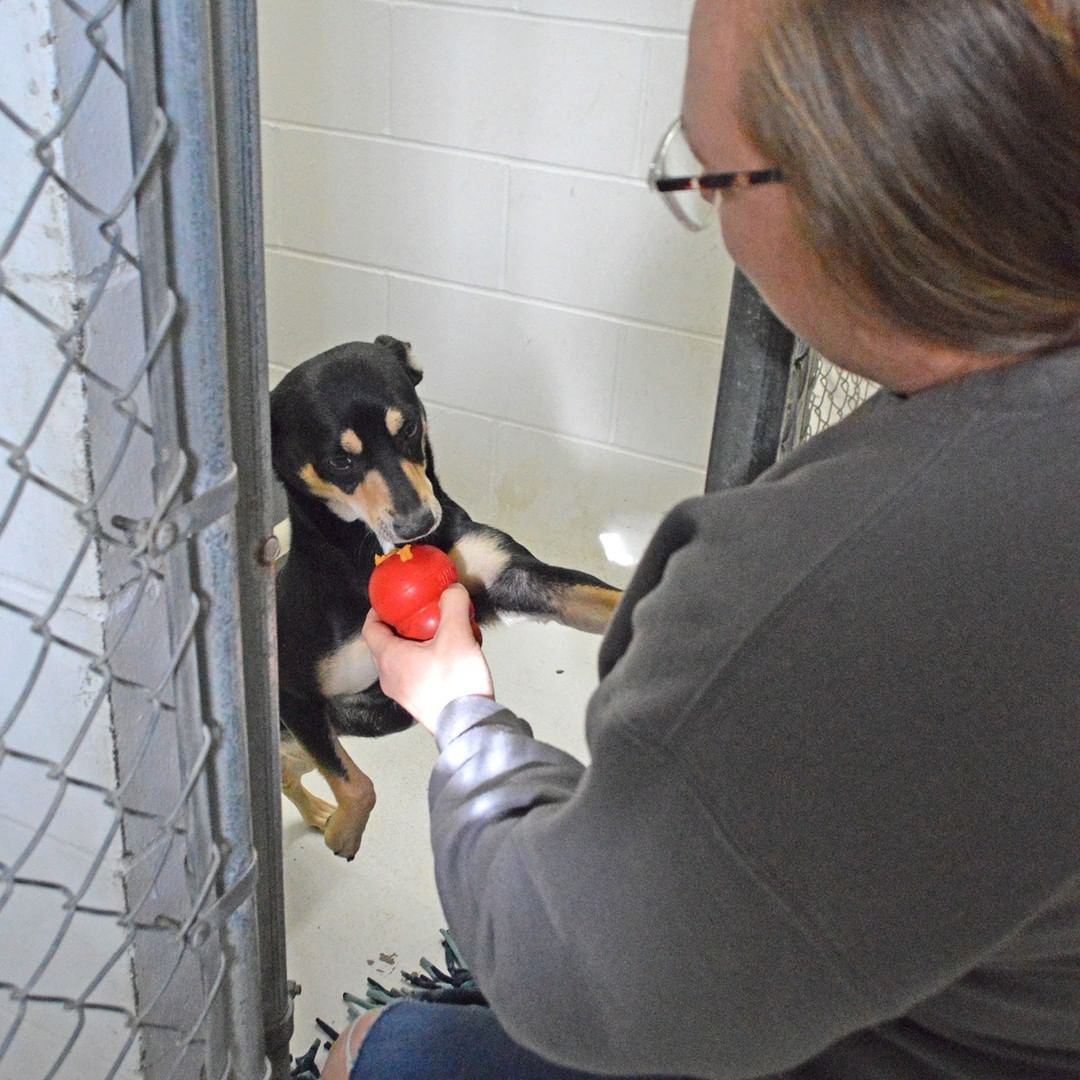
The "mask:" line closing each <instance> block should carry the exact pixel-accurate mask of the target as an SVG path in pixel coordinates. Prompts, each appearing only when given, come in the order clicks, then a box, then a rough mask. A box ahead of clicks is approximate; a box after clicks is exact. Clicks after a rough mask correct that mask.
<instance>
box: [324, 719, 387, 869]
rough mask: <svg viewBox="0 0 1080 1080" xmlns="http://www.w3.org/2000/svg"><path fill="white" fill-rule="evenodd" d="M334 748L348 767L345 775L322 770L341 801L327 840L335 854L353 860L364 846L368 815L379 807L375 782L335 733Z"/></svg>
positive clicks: (334, 813)
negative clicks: (363, 770)
mask: <svg viewBox="0 0 1080 1080" xmlns="http://www.w3.org/2000/svg"><path fill="white" fill-rule="evenodd" d="M334 750H335V751H336V752H337V755H338V758H339V760H340V761H341V763H342V764H343V765H344V766H345V778H344V779H342V778H341V777H340V776H335V775H334V774H333V773H331V772H328V771H327V770H326V769H322V768H320V769H319V771H320V772H321V773H322V774H323V776H324V777H325V778H326V782H327V783H328V784H329V785H330V790H331V791H332V792H333V793H334V798H335V799H337V804H338V805H337V809H336V810H335V811H334V812H333V814H331V815H330V820H329V821H328V822H327V823H326V828H325V829H324V830H323V839H324V840H325V841H326V846H327V847H328V848H329V849H330V850H331V851H332V852H333V853H334V854H335V855H340V856H341V857H342V858H343V859H348V860H350V861H351V860H352V859H353V858H355V856H356V852H357V851H358V850H359V848H360V841H361V839H362V838H363V835H364V827H365V826H366V825H367V822H368V818H369V817H371V811H372V810H374V809H375V785H374V784H373V783H372V782H371V778H370V777H369V776H368V775H367V774H366V773H364V772H361V771H360V769H359V768H358V767H357V765H356V762H354V761H353V759H352V758H351V757H349V755H348V753H346V751H345V747H343V746H342V745H341V740H340V739H339V738H338V737H337V736H336V735H335V736H334Z"/></svg>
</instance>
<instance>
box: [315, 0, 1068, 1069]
mask: <svg viewBox="0 0 1080 1080" xmlns="http://www.w3.org/2000/svg"><path fill="white" fill-rule="evenodd" d="M650 183H651V184H652V186H653V187H654V188H655V189H656V191H657V192H658V193H659V194H660V196H661V197H662V198H663V199H664V200H665V201H666V202H667V204H668V205H669V206H670V207H671V209H672V211H673V212H674V214H675V216H676V217H677V218H678V220H679V221H680V222H681V223H682V224H683V225H684V226H687V227H689V228H692V229H701V228H711V227H713V223H715V222H718V223H719V227H720V228H721V229H722V231H723V237H724V241H725V243H726V246H727V248H728V250H729V251H730V253H731V255H732V257H733V258H734V260H735V262H736V263H737V264H738V266H739V267H740V268H741V269H742V270H743V271H744V272H745V274H746V275H747V276H748V277H749V279H750V280H751V281H752V282H753V283H754V284H755V285H756V286H757V288H758V290H759V291H760V292H761V294H762V295H763V297H764V298H765V300H766V301H767V302H768V304H769V305H770V306H771V307H772V309H773V310H774V311H775V312H776V314H777V315H778V316H779V318H780V319H782V320H783V321H784V322H785V323H786V324H787V325H788V326H789V327H790V328H791V330H793V331H794V332H795V333H796V334H797V335H798V336H799V337H800V338H802V339H803V340H805V341H807V342H809V343H811V344H812V345H814V346H815V347H816V348H818V349H819V350H820V351H821V352H822V353H823V354H824V355H825V356H827V357H829V358H830V359H831V360H833V361H834V362H835V363H837V364H839V365H841V366H842V367H844V368H846V369H848V370H850V371H852V372H855V373H857V374H858V375H861V376H865V377H866V378H868V379H871V380H873V381H875V382H877V383H879V384H880V385H881V387H882V390H881V391H880V392H879V393H878V394H877V395H875V397H874V398H872V399H871V400H870V401H869V402H868V403H867V404H865V405H864V406H862V407H861V408H860V409H858V410H857V411H856V412H855V413H854V414H852V415H851V416H850V417H849V418H847V419H846V420H844V421H843V422H842V423H840V424H839V425H837V426H836V427H833V428H830V429H829V430H827V431H825V432H823V433H822V434H820V435H818V436H816V437H815V438H813V439H811V440H809V441H808V442H807V443H805V444H804V445H802V446H801V447H799V448H798V449H797V450H796V451H794V452H793V453H792V454H790V455H789V456H788V457H786V458H785V459H784V460H783V461H782V462H780V463H779V464H777V465H776V466H774V467H773V468H772V469H770V470H768V471H766V472H765V473H764V474H763V475H762V476H761V477H760V478H759V479H757V480H756V481H755V482H754V483H752V484H749V485H747V486H745V487H742V488H739V489H735V490H728V491H724V492H719V493H714V494H709V495H705V496H703V497H701V498H696V499H690V500H687V501H686V502H683V503H681V504H680V505H679V506H677V507H676V508H675V509H674V510H673V511H672V512H671V513H670V514H669V515H668V517H667V518H666V519H665V520H664V522H663V523H662V524H661V526H660V528H659V530H658V532H657V534H656V536H655V537H654V539H653V541H652V543H651V545H650V547H649V549H648V551H647V552H646V553H645V555H644V557H643V559H642V562H641V564H640V566H639V568H638V569H637V571H636V573H635V575H634V578H633V580H632V581H631V583H630V586H629V588H628V590H627V592H626V594H625V597H624V599H623V601H622V602H621V604H620V606H619V608H618V610H617V611H616V614H615V618H614V621H613V623H612V625H611V627H610V629H609V631H608V633H607V635H606V637H605V639H604V641H603V644H602V647H601V653H600V675H601V678H600V683H599V686H598V688H597V690H596V692H595V694H594V695H593V697H592V699H591V701H590V703H589V707H588V715H587V718H586V721H587V733H588V739H589V747H590V755H591V761H590V764H589V765H588V766H587V767H586V766H584V765H583V764H581V763H579V762H577V761H575V760H574V759H573V758H571V757H569V756H568V755H567V754H565V753H563V752H561V751H559V750H557V749H555V748H553V747H551V746H548V745H545V744H543V743H540V742H538V741H536V740H535V739H533V738H532V735H531V731H530V729H529V726H528V725H527V724H526V722H525V721H524V720H522V719H520V718H518V717H516V716H515V715H514V714H513V713H512V712H511V711H510V710H509V709H508V708H506V707H505V706H503V705H502V704H500V703H498V702H496V701H495V700H494V698H493V689H492V684H491V677H490V674H489V672H488V668H487V665H486V663H485V661H484V658H483V655H482V653H481V652H480V650H479V649H478V648H477V646H476V645H475V643H474V641H473V638H472V634H471V631H470V629H469V622H468V598H467V595H466V593H465V592H464V591H463V590H461V589H460V588H457V587H455V588H452V589H451V590H449V591H448V592H447V593H446V594H445V596H444V598H443V602H442V611H443V620H442V625H441V628H440V631H439V633H438V635H437V636H436V637H435V639H434V640H433V641H432V642H430V643H427V644H422V645H419V644H415V643H411V642H406V641H403V640H401V639H398V638H395V637H394V635H393V634H392V632H391V631H390V630H389V629H388V628H387V627H386V626H384V625H383V624H381V623H379V622H378V621H377V619H375V618H374V617H371V618H369V620H368V623H367V624H366V626H365V637H366V640H367V642H368V644H369V646H370V648H371V650H372V652H373V654H374V656H375V658H376V661H377V663H378V665H379V670H380V677H381V680H382V685H383V689H384V690H385V691H386V692H387V693H388V694H390V695H391V696H392V697H394V698H396V699H397V700H398V701H400V702H401V704H402V705H403V706H404V707H405V708H407V709H408V710H409V711H410V712H411V713H412V714H413V715H414V716H416V718H417V719H418V720H419V722H420V723H422V724H423V725H424V726H425V727H427V728H428V729H429V730H431V731H432V733H433V734H434V736H435V739H436V741H437V744H438V747H439V750H440V756H439V759H438V761H437V764H436V766H435V769H434V773H433V775H432V779H431V784H430V789H429V795H430V804H431V821H432V826H431V830H432V844H433V848H434V855H435V865H436V876H437V881H438V885H439V890H440V895H441V898H442V901H443V906H444V909H445V913H446V916H447V919H448V921H449V925H450V928H451V931H452V932H453V934H454V936H455V938H456V940H457V941H458V943H459V944H460V946H461V947H462V950H463V952H464V955H465V957H466V959H467V960H468V962H469V964H470V966H471V968H472V970H473V972H474V974H475V975H476V977H477V978H478V980H479V984H480V986H481V987H482V989H483V991H484V992H485V994H486V996H487V998H488V1000H489V1002H490V1008H484V1007H481V1006H461V1007H457V1006H449V1005H432V1004H417V1003H402V1004H395V1005H392V1006H391V1007H389V1008H388V1009H386V1010H384V1011H382V1012H381V1013H379V1014H377V1015H375V1016H373V1017H366V1018H364V1019H362V1020H361V1021H359V1022H358V1023H357V1024H356V1025H354V1026H353V1027H352V1028H350V1029H349V1030H347V1031H346V1032H345V1033H344V1035H343V1036H342V1038H341V1039H340V1040H339V1041H338V1043H337V1044H336V1045H335V1047H334V1050H333V1051H332V1054H331V1060H330V1062H329V1063H328V1066H327V1069H326V1071H325V1073H324V1075H325V1076H326V1077H328V1078H329V1080H341V1078H343V1077H345V1076H346V1075H348V1076H350V1077H351V1078H352V1080H388V1078H391V1077H392V1078H393V1080H421V1078H425V1080H426V1078H432V1080H435V1078H438V1080H450V1078H458V1077H461V1078H466V1077H467V1078H468V1080H573V1078H575V1077H576V1078H578V1080H582V1077H598V1076H608V1077H610V1076H622V1077H643V1076H683V1077H698V1078H714V1080H720V1078H725V1080H734V1078H749V1077H769V1078H772V1080H780V1078H784V1080H871V1078H873V1080H882V1078H887V1080H1020V1078H1024V1080H1066V1078H1070V1080H1076V1078H1078V1077H1080V964H1078V957H1080V572H1078V569H1077V566H1078V560H1077V552H1078V550H1080V546H1078V545H1080V540H1078V537H1080V0H933V2H927V0H888V2H887V3H877V2H873V0H698V3H697V6H696V8H695V11H694V17H693V24H692V28H691V35H690V56H689V68H688V73H687V80H686V88H685V96H684V102H683V108H682V114H681V116H680V118H679V119H678V121H677V122H676V123H675V124H673V125H672V127H671V128H670V130H669V131H668V132H667V133H666V135H665V136H664V139H663V141H662V142H661V144H660V148H659V150H658V153H657V156H656V160H655V161H654V163H653V167H652V169H651V175H650Z"/></svg>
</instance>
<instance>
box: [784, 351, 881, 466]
mask: <svg viewBox="0 0 1080 1080" xmlns="http://www.w3.org/2000/svg"><path fill="white" fill-rule="evenodd" d="M876 391H877V385H876V384H875V383H872V382H868V381H867V380H866V379H862V378H860V377H859V376H858V375H852V374H851V372H850V371H844V369H843V368H838V367H837V366H836V365H835V364H832V363H830V362H829V361H828V360H826V359H825V357H823V356H822V355H821V354H820V353H819V352H817V351H815V350H814V349H811V348H809V347H808V346H806V345H803V344H801V343H797V345H796V348H795V353H794V357H793V358H792V362H791V381H790V383H789V386H788V402H787V409H786V413H785V416H784V425H783V429H782V433H781V436H780V447H779V454H778V457H783V455H784V454H787V453H789V452H790V451H792V450H793V449H794V448H795V447H796V446H798V445H799V444H800V443H803V442H805V441H806V440H807V439H809V438H811V436H813V435H816V434H817V433H818V432H819V431H824V430H825V429H826V428H827V427H832V425H833V424H836V423H839V422H840V421H841V420H843V419H844V417H845V416H847V415H848V414H849V413H852V412H854V411H855V410H856V409H857V408H858V407H859V406H860V405H861V404H862V403H863V402H864V401H866V400H867V399H868V398H870V397H871V395H873V394H874V393H875V392H876Z"/></svg>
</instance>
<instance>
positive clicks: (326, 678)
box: [319, 634, 379, 697]
mask: <svg viewBox="0 0 1080 1080" xmlns="http://www.w3.org/2000/svg"><path fill="white" fill-rule="evenodd" d="M378 677H379V672H378V669H377V668H376V667H375V661H374V660H373V659H372V658H371V651H370V650H369V649H368V647H367V645H365V644H364V639H363V638H362V637H361V636H360V635H359V634H357V635H356V637H354V638H350V639H349V640H348V641H347V642H345V644H344V645H342V646H341V648H340V649H338V650H337V652H333V653H331V654H330V655H329V656H326V657H323V659H322V660H320V661H319V688H320V689H321V690H322V692H323V693H324V694H325V695H326V696H327V697H336V696H338V695H340V694H358V693H359V692H360V691H361V690H366V689H367V688H368V687H369V686H371V684H372V683H373V682H375V680H376V679H378Z"/></svg>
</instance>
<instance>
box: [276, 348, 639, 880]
mask: <svg viewBox="0 0 1080 1080" xmlns="http://www.w3.org/2000/svg"><path fill="white" fill-rule="evenodd" d="M420 378H421V372H420V369H419V368H418V367H417V366H416V365H415V363H414V362H413V360H412V357H411V354H410V348H409V346H408V345H407V344H406V343H404V342H401V341H397V340H396V339H394V338H392V337H386V336H383V337H379V338H377V339H376V340H375V341H374V342H373V343H366V342H352V343H349V344H347V345H339V346H338V347H337V348H334V349H330V350H329V351H328V352H324V353H321V354H320V355H319V356H316V357H314V358H313V359H311V360H308V361H306V362H305V363H303V364H301V365H300V366H299V367H297V368H295V369H294V370H293V371H291V372H289V374H288V375H286V376H285V378H284V379H282V380H281V382H280V383H279V384H278V386H277V387H276V388H275V389H274V392H273V393H272V395H271V399H270V400H271V425H272V442H273V461H274V469H275V471H276V472H277V475H278V477H279V478H280V479H281V481H282V483H283V484H284V485H285V490H286V492H287V494H288V499H289V521H290V524H291V527H292V539H291V546H290V551H289V555H288V558H287V559H286V560H285V565H284V566H283V568H282V569H281V571H280V572H279V574H278V577H277V617H278V641H279V645H278V660H279V665H278V666H279V676H280V702H281V720H282V726H283V731H282V755H281V757H282V788H283V790H284V792H285V794H286V795H287V796H288V797H289V798H290V799H291V800H292V802H293V803H294V804H295V805H296V807H297V809H298V810H299V811H300V813H301V815H302V816H303V819H304V821H305V822H307V823H308V824H309V825H311V826H314V827H315V828H318V829H321V830H322V831H323V834H324V836H325V839H326V843H327V846H328V847H330V849H331V850H332V851H333V852H334V853H335V854H337V855H341V856H343V857H344V858H346V859H351V858H352V857H353V856H354V855H355V854H356V851H357V848H358V847H359V846H360V839H361V836H362V834H363V831H364V826H365V825H366V823H367V819H368V816H369V814H370V813H371V810H372V807H373V806H374V805H375V791H374V787H373V786H372V783H371V780H370V779H369V778H368V777H367V776H366V775H365V774H364V773H363V772H361V770H360V769H359V768H357V766H356V764H355V763H354V762H353V761H352V759H351V758H350V757H349V755H348V754H347V753H346V752H345V750H344V748H343V747H342V745H341V742H340V739H339V736H340V735H363V736H374V735H387V734H390V733H391V732H395V731H401V730H402V729H404V728H406V727H408V726H409V725H410V724H411V723H412V719H411V717H410V716H409V715H408V714H407V713H406V712H405V711H404V710H403V709H402V708H401V707H400V706H398V705H397V704H396V703H395V702H393V701H391V700H390V699H389V698H388V697H386V696H385V695H384V694H383V693H382V692H381V690H380V688H379V685H378V681H377V673H376V670H375V667H374V665H373V663H372V660H371V657H370V655H369V653H368V650H367V647H366V646H365V644H364V642H363V640H362V638H361V636H360V628H361V626H362V625H363V622H364V617H365V616H366V615H367V611H368V607H369V603H368V596H367V582H368V577H369V575H370V573H371V571H372V569H373V567H374V556H375V555H376V554H377V553H382V552H386V551H389V550H390V549H392V548H394V547H397V546H398V545H401V544H405V543H409V542H415V541H422V542H423V543H426V544H433V545H435V546H436V547H439V548H442V550H444V551H446V552H447V553H449V555H450V557H451V558H452V559H453V561H454V563H455V565H456V566H457V570H458V575H459V577H460V579H461V581H462V582H463V583H464V584H465V586H466V588H468V590H469V592H470V594H471V595H472V598H473V602H474V603H475V605H476V613H477V618H478V620H479V621H480V622H481V623H483V622H485V621H488V622H490V621H491V620H493V619H494V618H496V617H497V616H499V615H507V616H510V615H524V616H532V617H534V618H540V619H553V620H556V621H558V622H561V623H565V624H566V625H568V626H573V627H577V628H579V629H582V630H588V631H593V632H600V631H602V630H603V629H604V627H605V626H606V625H607V623H608V620H609V619H610V617H611V613H612V611H613V610H614V607H615V604H616V603H617V601H618V599H619V596H620V595H621V594H620V593H619V591H618V590H617V589H614V588H612V587H611V586H609V585H606V584H605V583H604V582H602V581H600V580H599V579H598V578H595V577H592V576H591V575H589V574H585V573H581V572H579V571H576V570H567V569H563V568H561V567H557V566H549V565H548V564H546V563H543V562H540V561H539V560H538V559H536V558H535V557H534V556H533V555H532V554H531V553H530V552H529V551H528V550H527V549H526V548H524V547H522V545H521V544H519V543H517V542H516V541H515V540H513V539H512V538H511V537H509V536H507V535H506V533H503V532H500V531H499V530H498V529H493V528H491V527H490V526H488V525H481V524H480V523H478V522H475V521H473V520H472V518H470V517H469V515H468V514H467V513H466V512H465V511H464V510H463V509H462V508H461V507H460V506H459V505H458V504H457V503H456V502H454V501H453V499H451V498H450V497H449V496H448V495H447V494H446V492H445V491H444V490H443V488H442V486H441V485H440V483H439V481H438V478H437V477H436V475H435V467H434V463H433V460H432V453H431V443H430V442H429V440H428V430H427V420H426V417H425V414H424V408H423V406H422V405H421V404H420V399H419V398H418V397H417V394H416V390H415V386H416V384H417V383H418V382H419V381H420ZM314 768H317V769H318V770H319V771H320V772H321V773H322V775H323V776H324V777H325V778H326V780H327V782H328V783H329V785H330V788H331V790H332V791H333V793H334V797H335V799H336V800H337V806H336V807H335V806H332V805H331V804H329V803H327V802H325V801H324V800H322V799H319V798H317V797H316V796H314V795H312V794H311V793H310V792H309V791H308V790H307V789H306V788H305V787H304V786H303V784H302V782H301V778H302V777H303V775H304V774H305V773H306V772H309V771H310V770H312V769H314Z"/></svg>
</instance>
